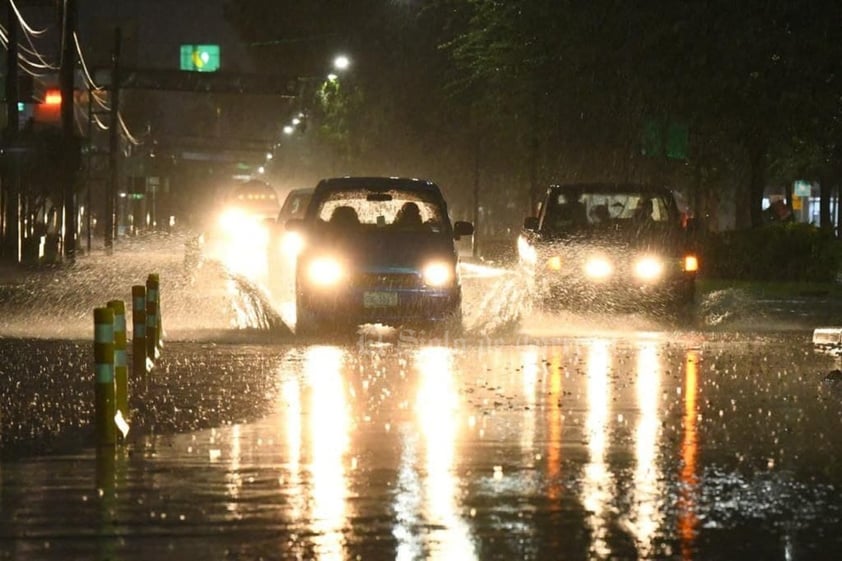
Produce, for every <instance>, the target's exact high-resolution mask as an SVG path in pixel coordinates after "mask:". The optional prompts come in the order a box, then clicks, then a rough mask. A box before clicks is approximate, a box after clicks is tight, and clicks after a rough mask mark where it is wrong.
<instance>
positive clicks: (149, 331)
mask: <svg viewBox="0 0 842 561" xmlns="http://www.w3.org/2000/svg"><path fill="white" fill-rule="evenodd" d="M158 285H159V283H158V275H156V274H151V275H149V276H148V277H147V279H146V356H147V357H149V359H150V360H152V361H153V362H154V361H155V360H156V359H157V358H158Z"/></svg>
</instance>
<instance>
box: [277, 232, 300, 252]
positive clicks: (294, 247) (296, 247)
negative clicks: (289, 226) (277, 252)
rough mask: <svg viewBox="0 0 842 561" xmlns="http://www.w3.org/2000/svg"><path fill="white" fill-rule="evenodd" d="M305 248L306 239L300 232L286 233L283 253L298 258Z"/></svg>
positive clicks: (283, 241)
mask: <svg viewBox="0 0 842 561" xmlns="http://www.w3.org/2000/svg"><path fill="white" fill-rule="evenodd" d="M303 247H304V238H303V237H301V234H299V233H298V232H285V233H284V236H283V239H282V240H281V251H283V253H284V255H286V256H288V257H292V258H294V257H297V256H298V254H299V253H301V249H302V248H303Z"/></svg>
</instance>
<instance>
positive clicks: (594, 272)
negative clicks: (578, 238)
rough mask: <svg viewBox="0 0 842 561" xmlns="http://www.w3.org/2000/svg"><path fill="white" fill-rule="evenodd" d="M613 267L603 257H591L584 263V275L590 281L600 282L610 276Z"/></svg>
mask: <svg viewBox="0 0 842 561" xmlns="http://www.w3.org/2000/svg"><path fill="white" fill-rule="evenodd" d="M613 272H614V267H613V266H612V265H611V262H610V261H608V259H605V258H604V257H591V258H590V259H588V260H587V261H586V262H585V275H587V276H588V278H590V279H594V280H601V279H605V278H608V277H609V276H611V273H613Z"/></svg>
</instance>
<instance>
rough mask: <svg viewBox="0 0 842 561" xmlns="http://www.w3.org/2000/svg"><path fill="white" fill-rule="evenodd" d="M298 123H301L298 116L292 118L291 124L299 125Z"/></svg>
mask: <svg viewBox="0 0 842 561" xmlns="http://www.w3.org/2000/svg"><path fill="white" fill-rule="evenodd" d="M300 123H301V119H299V118H298V117H295V118H293V119H292V124H293V125H299V124H300Z"/></svg>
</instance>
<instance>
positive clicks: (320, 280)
mask: <svg viewBox="0 0 842 561" xmlns="http://www.w3.org/2000/svg"><path fill="white" fill-rule="evenodd" d="M344 275H345V271H344V269H343V267H342V264H341V263H340V262H339V261H337V260H336V259H334V258H332V257H319V258H316V259H313V260H312V261H310V264H309V265H308V267H307V278H308V279H309V280H310V282H311V283H312V284H315V285H318V286H333V285H335V284H337V283H338V282H339V281H340V280H342V277H343V276H344Z"/></svg>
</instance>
